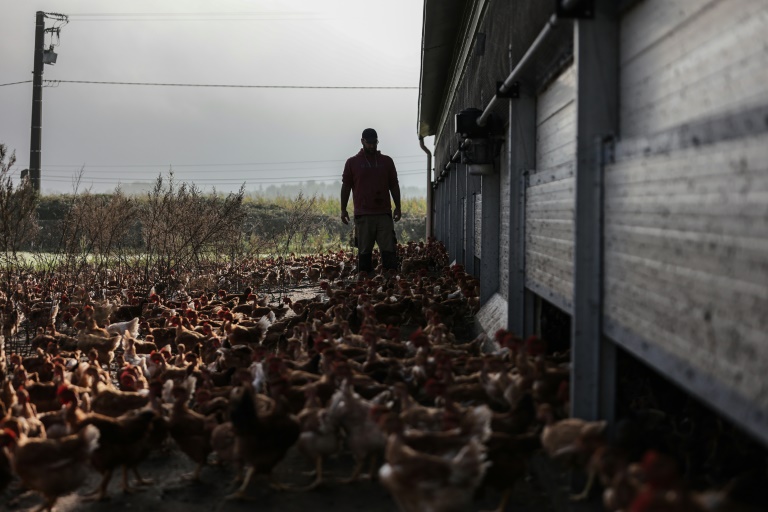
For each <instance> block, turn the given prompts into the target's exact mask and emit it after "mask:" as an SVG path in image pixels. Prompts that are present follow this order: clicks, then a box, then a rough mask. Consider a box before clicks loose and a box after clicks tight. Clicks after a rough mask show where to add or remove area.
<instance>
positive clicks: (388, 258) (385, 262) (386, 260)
mask: <svg viewBox="0 0 768 512" xmlns="http://www.w3.org/2000/svg"><path fill="white" fill-rule="evenodd" d="M381 264H382V266H383V267H384V269H385V270H397V253H396V252H390V251H382V252H381Z"/></svg>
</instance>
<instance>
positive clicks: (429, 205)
mask: <svg viewBox="0 0 768 512" xmlns="http://www.w3.org/2000/svg"><path fill="white" fill-rule="evenodd" d="M419 146H420V147H421V149H422V150H423V151H424V152H425V153H426V154H427V240H429V239H430V238H432V236H433V235H432V201H433V199H432V182H433V179H432V152H431V151H430V150H429V149H428V148H427V146H425V145H424V137H419Z"/></svg>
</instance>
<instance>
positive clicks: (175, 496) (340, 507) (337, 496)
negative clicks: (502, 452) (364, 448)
mask: <svg viewBox="0 0 768 512" xmlns="http://www.w3.org/2000/svg"><path fill="white" fill-rule="evenodd" d="M319 292H320V289H319V288H316V287H309V286H307V287H301V288H299V289H295V290H293V291H292V292H291V293H290V296H291V297H292V298H293V299H294V300H297V299H300V298H304V297H313V296H315V295H316V294H317V293H319ZM470 324H471V322H470ZM466 327H467V330H466V332H465V333H464V334H465V337H466V336H469V335H470V333H471V330H470V329H469V327H470V325H467V326H466ZM6 348H8V347H6ZM214 458H215V457H214V456H212V459H214ZM352 467H353V463H352V457H351V455H349V454H347V453H343V452H342V453H341V454H340V455H338V456H337V457H336V458H332V459H330V460H328V461H327V462H326V464H325V469H324V477H325V478H326V480H327V483H325V484H324V485H321V486H320V487H318V488H316V489H314V490H312V491H308V492H297V491H276V490H273V489H272V488H270V487H269V486H268V483H267V481H266V480H265V479H256V478H254V479H253V481H252V482H251V485H250V487H249V492H248V494H249V496H250V497H251V498H252V499H251V500H239V501H233V500H227V499H225V498H226V496H227V495H228V494H230V493H232V492H233V491H234V490H235V487H234V486H233V485H232V482H233V478H234V476H235V472H234V470H233V469H232V468H227V467H223V466H216V465H209V466H206V467H205V468H204V469H203V471H202V474H201V481H200V482H190V481H187V480H184V479H183V478H182V476H183V475H185V474H189V473H191V472H192V471H193V470H194V464H193V463H192V462H191V461H190V460H189V459H188V458H187V457H186V456H185V455H184V454H183V453H181V452H180V451H179V449H178V448H177V447H176V446H175V445H174V443H173V441H172V440H168V442H167V445H166V446H165V447H164V449H162V450H160V451H158V452H157V453H154V454H152V455H151V456H150V457H149V458H148V459H147V460H146V461H144V463H143V464H142V465H141V466H140V468H139V469H140V471H141V474H142V476H143V477H144V478H146V479H151V480H152V481H153V484H152V485H150V486H147V487H143V488H140V490H138V491H136V492H134V493H131V494H123V492H122V490H121V476H122V475H121V474H120V473H119V472H116V473H115V475H114V476H113V478H112V482H111V484H110V486H109V498H108V499H107V500H105V501H101V502H89V501H85V500H84V499H83V496H84V495H85V494H87V493H88V492H90V491H91V490H93V489H95V488H96V487H97V485H98V483H99V480H100V477H99V475H98V474H97V473H96V472H93V474H92V475H91V476H90V478H89V479H88V481H87V483H86V485H84V486H83V487H82V488H81V489H80V490H79V491H78V492H77V493H75V494H71V495H69V496H65V497H63V498H61V499H60V500H59V501H58V503H57V505H56V507H55V510H56V511H57V512H70V511H87V512H106V511H110V512H111V511H121V510H122V511H131V510H135V511H141V512H154V511H162V512H182V511H183V512H198V511H199V512H203V511H222V512H225V511H226V512H239V511H246V510H272V511H294V510H295V511H306V510H312V511H317V512H322V511H329V512H330V511H333V512H352V511H367V512H391V511H397V507H396V505H395V503H394V501H393V500H392V498H391V496H390V495H389V493H388V491H387V490H386V489H384V488H383V487H382V486H381V485H379V484H378V482H376V481H375V480H373V481H371V480H362V481H359V482H356V483H352V484H346V483H338V482H334V480H340V479H343V478H345V477H347V476H349V475H350V474H351V472H352ZM311 469H312V465H311V464H310V463H309V462H307V461H306V460H305V459H304V458H303V457H302V455H301V454H300V453H299V452H298V450H297V449H296V448H293V449H291V450H290V451H289V452H288V455H287V457H286V458H285V459H284V460H283V461H282V462H281V463H280V464H279V465H278V466H277V467H276V468H275V476H276V480H277V481H279V482H281V483H285V484H293V485H294V486H302V485H307V484H309V483H310V482H311V481H312V479H313V476H311V475H308V474H306V473H307V472H308V471H310V470H311ZM133 480H134V479H133V477H131V481H133ZM500 498H501V495H500V493H498V492H492V491H489V492H487V493H486V494H485V495H484V496H478V497H477V498H476V500H475V503H474V505H475V507H474V510H493V509H496V507H497V505H498V504H499V500H500ZM41 503H42V500H41V498H40V497H39V496H38V495H37V494H33V493H27V494H23V491H22V490H21V489H20V488H19V487H18V482H17V483H16V485H14V484H12V485H11V488H10V489H7V490H6V491H5V492H4V493H3V494H2V495H0V510H2V511H5V510H8V511H15V512H22V511H33V510H36V509H37V508H38V507H39V505H40V504H41ZM505 510H515V511H516V512H549V511H551V510H552V508H551V506H550V500H549V499H548V498H547V496H546V495H545V493H544V491H543V490H542V488H541V487H540V486H539V485H538V483H537V482H536V481H535V479H534V478H533V477H531V478H529V479H528V480H527V481H525V482H519V483H518V485H517V487H516V490H515V493H514V494H513V496H512V497H511V499H510V500H509V502H508V504H507V506H506V508H505Z"/></svg>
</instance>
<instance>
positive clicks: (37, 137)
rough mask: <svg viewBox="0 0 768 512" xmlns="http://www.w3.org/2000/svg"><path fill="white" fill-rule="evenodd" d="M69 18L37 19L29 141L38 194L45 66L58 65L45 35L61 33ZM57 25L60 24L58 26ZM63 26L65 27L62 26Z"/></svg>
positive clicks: (31, 172)
mask: <svg viewBox="0 0 768 512" xmlns="http://www.w3.org/2000/svg"><path fill="white" fill-rule="evenodd" d="M47 17H51V18H53V19H54V20H55V21H54V26H53V27H51V28H48V29H46V28H45V18H47ZM67 21H68V18H67V16H66V15H64V14H58V13H53V12H51V13H45V12H43V11H37V16H36V17H35V55H34V67H33V71H32V134H31V136H30V140H29V181H30V183H31V184H32V188H33V189H34V191H35V192H36V193H38V194H39V193H40V168H41V160H42V158H41V157H42V151H43V144H42V133H43V66H44V65H45V64H55V63H56V53H55V52H54V51H53V47H54V46H55V45H54V44H53V43H51V46H50V48H48V49H47V50H46V49H45V48H44V46H45V33H46V32H50V33H51V37H53V34H56V37H57V38H58V36H59V31H60V30H61V27H62V26H63V25H66V23H67ZM56 23H59V25H58V26H57V25H56ZM62 24H63V25H62Z"/></svg>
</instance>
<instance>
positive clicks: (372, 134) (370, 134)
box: [363, 128, 379, 142]
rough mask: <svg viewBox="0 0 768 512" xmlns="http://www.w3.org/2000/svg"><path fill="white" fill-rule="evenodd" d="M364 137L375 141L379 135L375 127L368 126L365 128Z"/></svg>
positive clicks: (369, 140)
mask: <svg viewBox="0 0 768 512" xmlns="http://www.w3.org/2000/svg"><path fill="white" fill-rule="evenodd" d="M363 138H364V139H365V140H367V141H368V142H373V141H375V140H377V139H378V138H379V136H378V134H377V133H376V130H374V129H373V128H366V129H365V130H363Z"/></svg>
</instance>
